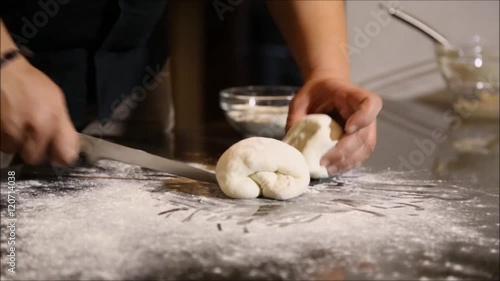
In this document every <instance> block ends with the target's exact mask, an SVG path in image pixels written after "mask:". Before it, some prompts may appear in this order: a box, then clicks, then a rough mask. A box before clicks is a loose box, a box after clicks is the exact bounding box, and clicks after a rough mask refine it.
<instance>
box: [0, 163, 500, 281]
mask: <svg viewBox="0 0 500 281" xmlns="http://www.w3.org/2000/svg"><path fill="white" fill-rule="evenodd" d="M115 165H117V166H115ZM95 169H99V173H98V177H96V178H91V179H89V177H91V176H94V172H93V171H95V170H92V169H90V168H84V169H76V170H75V171H74V172H72V173H70V174H69V175H68V176H67V177H62V178H47V179H43V180H26V181H25V180H18V181H17V192H18V193H17V195H18V197H17V199H18V202H19V209H18V215H19V217H18V222H19V223H20V227H19V229H18V233H17V235H18V237H17V241H16V242H17V243H18V248H16V249H17V252H16V254H18V256H19V263H18V268H17V273H16V275H10V274H9V273H8V272H7V271H6V269H5V268H6V267H5V266H2V267H1V271H0V273H1V278H2V280H4V279H11V280H75V279H80V280H96V279H99V280H125V279H127V280H129V279H134V280H136V279H137V280H139V279H140V280H150V279H172V280H200V279H212V280H214V279H216V280H234V279H242V280H269V279H274V280H306V279H307V280H311V279H322V280H331V279H336V278H339V276H342V278H343V279H346V280H360V279H370V280H373V279H378V280H389V279H391V280H396V279H397V280H400V279H401V280H403V279H411V280H418V279H421V280H426V279H449V280H457V279H458V280H461V279H464V280H467V279H481V280H484V279H498V277H499V273H498V246H499V240H498V236H486V234H485V233H489V232H496V233H498V227H499V226H498V224H497V225H485V224H484V223H483V222H482V221H480V220H481V218H482V217H486V216H497V217H498V197H497V198H490V195H488V194H483V193H479V192H475V191H474V190H470V189H468V188H467V186H463V187H462V186H456V185H450V184H448V183H447V182H443V181H436V180H427V179H428V178H429V177H428V175H425V174H424V175H414V174H413V173H406V172H391V171H387V172H383V173H377V174H371V173H368V172H364V171H357V172H353V173H350V174H348V175H345V176H344V177H343V178H342V180H343V184H339V183H338V182H326V183H322V184H319V185H315V186H312V187H310V188H308V189H307V191H306V192H305V193H304V194H303V195H302V196H300V197H297V198H294V199H292V200H288V201H277V200H268V199H249V200H230V199H227V197H225V196H224V194H223V193H222V192H221V190H220V189H219V188H218V187H217V185H215V184H208V183H199V182H195V181H191V180H187V179H180V178H174V177H171V176H169V175H166V174H163V175H162V174H161V173H157V172H151V171H148V170H143V169H137V168H136V167H132V166H129V167H125V166H124V165H123V164H119V163H116V162H112V161H100V162H99V163H98V165H97V167H96V168H95ZM124 171H134V172H133V173H132V174H129V177H132V178H133V179H118V178H117V177H116V174H120V173H123V172H124ZM86 173H87V177H86V178H84V177H83V176H84V175H85V174H86ZM165 179H166V180H165ZM1 188H2V194H4V192H5V191H6V190H7V185H6V184H4V183H3V182H2V186H1ZM5 198H6V197H5V196H4V197H2V205H1V206H2V208H1V212H2V217H5V215H6V212H7V208H6V206H5V204H4V203H5V202H4V200H5ZM485 202H486V203H485ZM487 202H491V203H487ZM478 213H479V214H480V215H479V216H477V215H476V214H478ZM497 221H498V220H497ZM1 226H2V229H5V227H6V222H5V220H2V221H1ZM6 233H7V232H2V233H1V245H2V255H1V258H0V259H1V261H0V262H1V263H2V264H5V262H6V258H7V256H6V255H4V254H3V253H5V249H4V248H3V247H5V245H7V244H6V239H8V237H7V236H6ZM495 268H496V269H495Z"/></svg>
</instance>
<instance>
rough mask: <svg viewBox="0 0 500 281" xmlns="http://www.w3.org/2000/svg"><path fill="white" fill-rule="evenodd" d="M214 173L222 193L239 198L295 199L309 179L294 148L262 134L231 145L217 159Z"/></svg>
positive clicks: (306, 168) (305, 187)
mask: <svg viewBox="0 0 500 281" xmlns="http://www.w3.org/2000/svg"><path fill="white" fill-rule="evenodd" d="M215 175H216V177H217V182H218V183H219V186H220V188H221V189H222V191H223V192H224V194H226V195H227V196H228V197H231V198H238V199H249V198H256V197H259V196H264V197H267V198H271V199H278V200H286V199H290V198H294V197H297V196H299V195H301V194H302V193H304V192H305V191H306V189H307V187H308V186H309V180H310V177H309V169H308V167H307V163H306V160H305V158H304V156H303V155H302V154H301V153H300V152H299V151H298V150H297V149H295V148H294V147H292V146H290V145H288V144H286V143H284V142H282V141H279V140H276V139H271V138H262V137H254V138H247V139H244V140H242V141H240V142H238V143H236V144H234V145H233V146H231V147H230V148H229V149H228V150H227V151H226V152H224V154H222V156H221V158H220V159H219V161H218V162H217V166H216V167H215Z"/></svg>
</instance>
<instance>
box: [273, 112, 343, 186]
mask: <svg viewBox="0 0 500 281" xmlns="http://www.w3.org/2000/svg"><path fill="white" fill-rule="evenodd" d="M342 132H343V130H342V127H340V125H339V124H338V123H337V122H335V121H334V120H332V118H330V116H328V115H326V114H311V115H308V116H306V117H304V118H302V119H301V120H299V121H298V122H297V123H296V124H295V125H293V127H292V128H290V130H289V131H288V133H287V134H286V136H285V138H284V139H283V141H284V142H286V143H288V144H289V145H291V146H293V147H295V148H296V149H298V150H299V151H300V152H301V153H302V154H303V155H304V157H305V158H306V162H307V166H308V167H309V173H310V175H311V178H313V179H319V178H327V177H328V171H327V170H326V168H325V167H323V166H321V165H320V160H321V158H322V157H323V155H325V153H326V152H328V151H329V150H330V149H332V148H333V147H334V146H335V145H336V144H337V142H338V139H340V137H341V136H342Z"/></svg>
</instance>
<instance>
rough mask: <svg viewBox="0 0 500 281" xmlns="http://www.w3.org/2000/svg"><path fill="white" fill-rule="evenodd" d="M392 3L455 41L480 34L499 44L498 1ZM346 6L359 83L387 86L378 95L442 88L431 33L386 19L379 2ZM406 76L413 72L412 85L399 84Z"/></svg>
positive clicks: (354, 72) (399, 95)
mask: <svg viewBox="0 0 500 281" xmlns="http://www.w3.org/2000/svg"><path fill="white" fill-rule="evenodd" d="M390 2H393V3H395V4H396V5H399V7H401V8H402V9H403V10H405V11H408V12H410V13H412V14H414V15H415V16H417V17H418V18H420V19H422V20H424V21H425V22H427V23H428V24H429V25H431V26H433V27H435V28H436V29H438V30H440V31H441V32H442V33H444V34H445V35H446V36H447V37H449V39H450V40H451V41H453V42H459V43H460V42H464V41H465V40H467V39H468V38H471V37H472V36H473V35H475V34H477V35H480V36H481V37H483V38H486V39H488V41H489V42H491V43H493V44H498V41H499V1H388V2H386V3H390ZM346 7H347V19H348V21H347V24H348V29H349V45H350V49H351V52H350V60H351V65H352V69H351V72H352V77H353V80H354V81H355V82H357V83H361V84H362V85H364V86H365V87H367V88H370V89H372V90H376V89H384V90H381V91H380V92H378V94H380V95H382V96H386V97H389V98H395V99H396V98H407V97H410V96H415V95H419V94H420V93H423V92H429V91H433V90H435V89H439V88H442V87H443V85H444V84H443V82H442V80H441V77H440V76H439V72H438V71H437V68H436V67H437V66H436V64H435V63H434V49H433V43H432V42H431V41H430V40H429V39H428V38H427V37H425V36H424V35H421V34H420V33H418V32H416V31H414V30H413V29H411V28H410V27H407V26H406V25H404V24H402V23H400V22H399V21H397V20H394V19H391V18H389V19H388V18H387V17H388V16H387V14H384V13H381V12H380V9H379V8H378V1H347V4H346ZM376 15H379V16H378V17H377V16H376ZM380 17H382V19H380ZM362 34H364V35H365V36H363V35H362ZM363 37H364V38H363ZM363 39H364V40H363ZM417 76H418V78H416V79H415V77H417ZM407 77H413V79H412V82H411V83H410V84H411V85H408V83H404V88H402V87H398V85H401V83H400V82H401V81H403V80H405V79H406V78H407ZM398 83H399V84H398ZM403 89H404V91H403Z"/></svg>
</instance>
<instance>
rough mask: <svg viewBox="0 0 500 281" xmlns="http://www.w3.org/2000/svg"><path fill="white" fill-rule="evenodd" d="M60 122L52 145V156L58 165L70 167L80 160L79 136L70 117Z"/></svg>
mask: <svg viewBox="0 0 500 281" xmlns="http://www.w3.org/2000/svg"><path fill="white" fill-rule="evenodd" d="M60 122H61V123H60V125H59V127H58V128H57V131H56V134H55V135H54V138H53V139H52V140H51V143H50V151H51V155H50V156H51V160H52V161H53V162H55V163H57V164H61V165H69V164H72V163H73V162H74V161H76V159H77V158H78V135H77V134H76V131H75V128H74V127H73V125H72V124H71V122H70V121H69V118H68V117H66V118H62V121H60Z"/></svg>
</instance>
